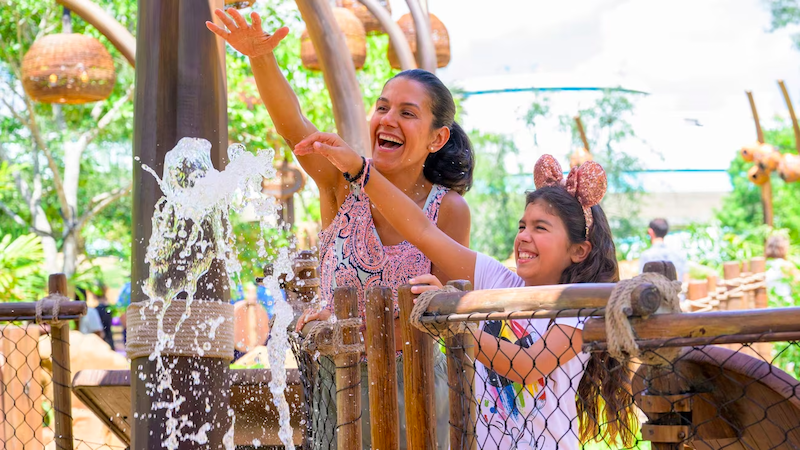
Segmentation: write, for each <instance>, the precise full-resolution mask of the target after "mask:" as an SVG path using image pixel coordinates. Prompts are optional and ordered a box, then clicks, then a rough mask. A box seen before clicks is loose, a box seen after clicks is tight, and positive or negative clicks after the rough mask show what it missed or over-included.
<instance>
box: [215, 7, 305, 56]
mask: <svg viewBox="0 0 800 450" xmlns="http://www.w3.org/2000/svg"><path fill="white" fill-rule="evenodd" d="M229 11H230V12H229V13H228V14H230V17H228V14H226V13H225V12H223V11H222V10H220V9H217V10H215V11H214V14H216V15H217V17H219V20H221V21H222V23H224V24H225V26H226V27H227V30H226V29H225V28H220V27H219V26H218V25H216V24H215V23H213V22H208V21H207V22H206V27H208V29H209V30H211V31H212V32H213V33H214V34H216V35H217V36H219V37H221V38H222V39H225V40H226V41H227V42H228V44H231V47H233V48H235V49H236V50H238V51H239V52H240V53H242V54H243V55H245V56H249V57H251V58H256V57H258V56H264V55H269V54H270V53H272V51H273V50H275V47H277V46H278V44H279V43H280V42H281V41H282V40H283V38H285V37H286V35H287V34H289V29H288V28H286V27H283V28H279V29H278V30H276V31H275V34H268V33H265V32H264V30H262V29H261V17H259V15H258V14H257V13H255V12H252V13H250V18H251V19H252V21H253V24H252V25H248V24H247V20H245V18H244V17H242V15H241V14H240V13H239V11H237V10H236V9H233V8H231V9H230V10H229Z"/></svg>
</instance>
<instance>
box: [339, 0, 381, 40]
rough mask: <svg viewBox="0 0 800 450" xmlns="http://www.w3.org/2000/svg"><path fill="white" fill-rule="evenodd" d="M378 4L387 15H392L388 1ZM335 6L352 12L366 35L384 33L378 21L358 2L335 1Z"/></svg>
mask: <svg viewBox="0 0 800 450" xmlns="http://www.w3.org/2000/svg"><path fill="white" fill-rule="evenodd" d="M378 3H380V5H381V6H383V7H384V8H386V11H388V12H389V14H391V13H392V5H391V4H390V2H389V0H378ZM336 6H340V7H342V8H346V9H349V10H350V11H352V12H353V14H355V15H356V17H358V20H360V21H361V23H362V24H363V25H364V30H365V31H366V32H367V34H383V33H385V32H386V31H385V30H384V29H383V27H382V26H381V23H380V22H379V21H378V19H377V18H375V16H373V15H372V13H371V12H369V10H368V9H367V7H366V6H364V5H363V4H362V3H361V2H359V1H358V0H336Z"/></svg>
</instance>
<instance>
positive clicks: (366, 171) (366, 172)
mask: <svg viewBox="0 0 800 450" xmlns="http://www.w3.org/2000/svg"><path fill="white" fill-rule="evenodd" d="M371 166H372V158H369V159H367V165H366V168H365V169H364V176H363V177H362V178H361V190H364V188H365V187H366V186H367V183H368V182H369V169H370V167H371Z"/></svg>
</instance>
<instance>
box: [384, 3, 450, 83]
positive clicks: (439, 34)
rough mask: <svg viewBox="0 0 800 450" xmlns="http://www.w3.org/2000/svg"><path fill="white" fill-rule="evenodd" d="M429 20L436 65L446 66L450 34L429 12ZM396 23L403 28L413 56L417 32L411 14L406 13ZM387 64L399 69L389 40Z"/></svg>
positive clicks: (448, 62) (398, 62)
mask: <svg viewBox="0 0 800 450" xmlns="http://www.w3.org/2000/svg"><path fill="white" fill-rule="evenodd" d="M430 20H431V36H432V37H433V46H434V47H435V48H436V66H437V67H439V68H440V69H441V68H442V67H446V66H447V65H448V64H450V36H449V35H448V34H447V28H445V27H444V24H443V23H442V21H441V20H439V18H438V17H436V16H434V15H433V14H430ZM397 24H398V25H400V29H401V30H403V34H405V35H406V39H408V45H409V46H410V47H411V51H412V52H413V53H414V57H415V58H416V56H417V32H416V30H415V29H414V19H413V18H412V17H411V14H406V15H404V16H403V17H401V18H400V20H398V21H397ZM388 57H389V64H391V66H392V68H394V69H401V68H402V67H400V60H399V59H397V54H396V53H395V52H394V47H392V43H391V42H389V52H388Z"/></svg>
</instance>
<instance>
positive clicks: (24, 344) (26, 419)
mask: <svg viewBox="0 0 800 450" xmlns="http://www.w3.org/2000/svg"><path fill="white" fill-rule="evenodd" d="M40 336H44V338H49V336H48V332H47V329H46V328H45V327H42V326H37V325H26V324H23V323H20V322H15V321H10V323H0V377H1V379H2V380H1V381H2V383H1V384H2V390H0V418H1V419H2V420H0V444H2V448H5V449H23V448H45V446H46V445H47V444H48V443H50V442H51V441H52V440H53V431H52V430H53V428H52V427H53V425H54V419H53V412H54V406H53V401H52V378H51V375H50V373H48V371H47V370H45V369H44V368H43V367H42V360H41V358H40V356H39V339H40ZM47 362H48V363H49V361H47Z"/></svg>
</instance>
